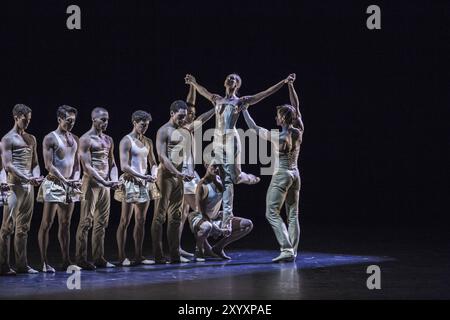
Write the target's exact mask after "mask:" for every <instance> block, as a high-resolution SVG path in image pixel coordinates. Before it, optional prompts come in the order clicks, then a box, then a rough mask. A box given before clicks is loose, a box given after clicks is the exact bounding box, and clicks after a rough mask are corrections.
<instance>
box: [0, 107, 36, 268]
mask: <svg viewBox="0 0 450 320" xmlns="http://www.w3.org/2000/svg"><path fill="white" fill-rule="evenodd" d="M13 117H14V122H15V123H14V128H13V129H12V130H11V131H9V132H8V133H7V134H6V135H5V136H4V137H3V139H2V145H3V150H2V158H3V159H2V160H3V165H4V167H5V170H6V171H7V172H8V184H9V185H10V188H11V194H10V195H9V197H8V200H7V201H8V206H7V207H6V208H7V210H5V212H4V214H5V217H4V219H3V224H2V227H1V229H0V274H1V275H14V274H15V272H14V270H12V269H11V267H10V265H9V239H10V236H11V234H12V233H14V251H15V258H16V271H17V273H28V274H35V273H38V271H36V270H34V269H33V268H31V267H30V266H29V265H28V261H27V239H28V231H29V230H30V224H31V218H32V216H33V204H34V187H36V186H38V185H39V184H40V183H41V182H42V180H43V177H41V170H40V167H39V163H38V157H37V151H36V138H35V137H34V136H33V135H31V134H28V133H27V132H25V130H26V129H27V127H28V125H29V124H30V122H31V109H30V108H29V107H27V106H26V105H23V104H17V105H15V106H14V108H13Z"/></svg>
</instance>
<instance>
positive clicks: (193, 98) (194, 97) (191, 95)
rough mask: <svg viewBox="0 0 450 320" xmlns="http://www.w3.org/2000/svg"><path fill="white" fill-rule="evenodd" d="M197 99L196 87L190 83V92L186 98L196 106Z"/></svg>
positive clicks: (189, 103)
mask: <svg viewBox="0 0 450 320" xmlns="http://www.w3.org/2000/svg"><path fill="white" fill-rule="evenodd" d="M196 100H197V90H196V89H195V87H194V85H192V84H190V85H189V93H188V96H187V98H186V103H187V104H188V105H189V106H193V107H194V106H195V101H196Z"/></svg>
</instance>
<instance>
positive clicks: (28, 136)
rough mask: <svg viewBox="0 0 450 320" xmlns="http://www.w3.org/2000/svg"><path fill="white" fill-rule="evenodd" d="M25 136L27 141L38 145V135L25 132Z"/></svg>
mask: <svg viewBox="0 0 450 320" xmlns="http://www.w3.org/2000/svg"><path fill="white" fill-rule="evenodd" d="M23 138H24V140H26V141H27V142H30V143H31V144H32V145H36V143H37V140H36V137H35V136H34V135H32V134H29V133H24V134H23Z"/></svg>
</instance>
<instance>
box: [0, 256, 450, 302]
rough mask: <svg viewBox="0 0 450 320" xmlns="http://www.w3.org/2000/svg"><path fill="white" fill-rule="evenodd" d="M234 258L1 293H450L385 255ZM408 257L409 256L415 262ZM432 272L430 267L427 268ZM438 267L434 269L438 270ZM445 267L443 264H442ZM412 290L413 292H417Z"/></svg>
mask: <svg viewBox="0 0 450 320" xmlns="http://www.w3.org/2000/svg"><path fill="white" fill-rule="evenodd" d="M229 253H230V255H231V256H232V258H233V260H231V261H227V262H220V261H211V262H204V263H187V264H180V265H157V266H137V267H118V268H115V269H108V270H106V269H102V270H97V271H82V272H81V282H80V284H81V289H80V290H76V289H75V290H69V289H68V288H67V279H68V277H69V276H70V275H69V274H66V273H64V272H58V273H56V274H42V273H41V274H37V275H19V276H16V277H3V278H0V298H1V299H182V300H192V299H194V300H196V299H232V300H239V299H275V300H276V299H408V298H438V299H439V298H449V297H450V292H449V290H448V289H449V288H448V283H445V282H441V287H434V288H433V283H434V285H438V281H436V280H437V279H435V278H434V277H433V272H426V273H427V274H428V278H427V279H423V278H421V277H420V275H419V274H415V275H414V273H415V272H417V270H416V268H414V267H412V266H409V267H408V263H406V264H404V265H402V264H400V263H399V261H398V260H397V259H394V258H392V257H388V256H360V255H345V254H339V255H337V254H329V253H319V252H303V253H302V254H300V256H299V257H298V259H297V262H296V263H284V264H274V263H271V261H270V259H271V258H273V257H274V256H276V254H277V252H276V251H266V250H240V251H230V252H229ZM410 262H411V261H410ZM373 264H375V265H378V266H380V268H381V270H382V278H381V279H382V288H381V290H368V289H367V286H366V280H367V278H368V276H369V275H368V274H367V273H366V269H367V266H369V265H373ZM430 271H431V270H430ZM433 271H435V270H433ZM442 271H446V270H442ZM413 289H415V290H413Z"/></svg>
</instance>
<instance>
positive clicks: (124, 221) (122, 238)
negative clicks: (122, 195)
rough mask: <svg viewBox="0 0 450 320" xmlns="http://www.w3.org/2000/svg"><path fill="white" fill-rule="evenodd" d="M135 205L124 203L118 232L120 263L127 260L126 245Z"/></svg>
mask: <svg viewBox="0 0 450 320" xmlns="http://www.w3.org/2000/svg"><path fill="white" fill-rule="evenodd" d="M133 209H134V205H133V204H132V203H126V202H125V201H122V212H121V216H120V223H119V227H118V228H117V232H116V239H117V248H118V251H119V263H122V262H123V261H124V260H125V259H126V255H125V244H126V240H127V229H128V226H129V225H130V220H131V216H132V215H133Z"/></svg>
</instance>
